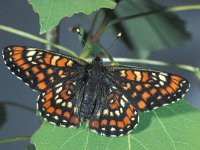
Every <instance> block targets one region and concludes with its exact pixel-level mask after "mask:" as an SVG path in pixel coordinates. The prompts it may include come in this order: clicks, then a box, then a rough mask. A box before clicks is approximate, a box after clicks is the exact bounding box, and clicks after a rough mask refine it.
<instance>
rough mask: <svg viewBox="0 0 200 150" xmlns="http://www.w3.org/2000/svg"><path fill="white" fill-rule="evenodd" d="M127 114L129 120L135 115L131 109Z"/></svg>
mask: <svg viewBox="0 0 200 150" xmlns="http://www.w3.org/2000/svg"><path fill="white" fill-rule="evenodd" d="M126 114H127V116H128V117H129V118H131V117H132V116H134V114H133V112H132V111H131V109H130V108H128V109H127V110H126Z"/></svg>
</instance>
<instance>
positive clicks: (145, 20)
mask: <svg viewBox="0 0 200 150" xmlns="http://www.w3.org/2000/svg"><path fill="white" fill-rule="evenodd" d="M164 8H166V7H165V6H163V5H160V4H159V3H157V2H156V1H153V0H125V1H121V2H120V3H119V5H118V6H117V8H116V9H115V11H114V13H113V14H112V17H111V18H112V19H113V20H115V19H118V18H121V17H125V16H130V15H136V14H140V13H145V12H151V11H155V10H161V9H164ZM113 27H114V28H113V29H114V30H115V32H117V33H118V32H122V40H123V42H124V43H126V45H127V46H128V47H129V48H131V49H132V50H133V49H134V50H136V51H137V52H138V54H139V56H140V57H141V58H147V57H148V56H149V55H150V54H151V53H152V52H155V51H159V50H163V49H165V48H168V47H176V46H179V45H181V44H183V43H184V42H185V41H186V40H188V39H190V34H189V33H188V31H187V30H186V29H185V22H184V21H183V20H181V19H180V18H179V17H178V16H177V15H176V14H174V13H171V12H163V13H155V14H151V15H146V16H140V17H136V18H132V19H128V20H122V21H121V22H120V23H118V24H115V25H114V26H113Z"/></svg>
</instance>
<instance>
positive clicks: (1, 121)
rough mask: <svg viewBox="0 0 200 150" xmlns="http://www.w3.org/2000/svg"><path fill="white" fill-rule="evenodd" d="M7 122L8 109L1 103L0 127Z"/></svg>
mask: <svg viewBox="0 0 200 150" xmlns="http://www.w3.org/2000/svg"><path fill="white" fill-rule="evenodd" d="M5 122H6V109H5V106H4V105H3V104H1V103H0V127H2V126H3V124H4V123H5Z"/></svg>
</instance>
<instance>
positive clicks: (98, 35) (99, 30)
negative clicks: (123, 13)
mask: <svg viewBox="0 0 200 150" xmlns="http://www.w3.org/2000/svg"><path fill="white" fill-rule="evenodd" d="M109 20H110V10H107V11H106V13H105V17H104V19H103V21H102V23H101V25H100V26H99V28H98V30H97V32H96V34H95V35H94V37H93V38H92V40H91V41H92V42H97V41H98V40H99V37H100V36H101V35H102V33H103V32H104V30H105V27H106V26H107V24H108V22H109ZM102 51H103V52H104V54H105V55H106V56H107V57H108V58H109V59H110V61H111V64H115V65H117V63H116V62H115V60H114V59H113V57H112V56H111V55H110V53H109V52H108V51H107V50H106V49H105V48H103V47H102Z"/></svg>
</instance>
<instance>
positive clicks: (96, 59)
mask: <svg viewBox="0 0 200 150" xmlns="http://www.w3.org/2000/svg"><path fill="white" fill-rule="evenodd" d="M92 63H100V64H102V63H103V60H102V59H101V56H100V55H95V56H94V58H93V60H92Z"/></svg>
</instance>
